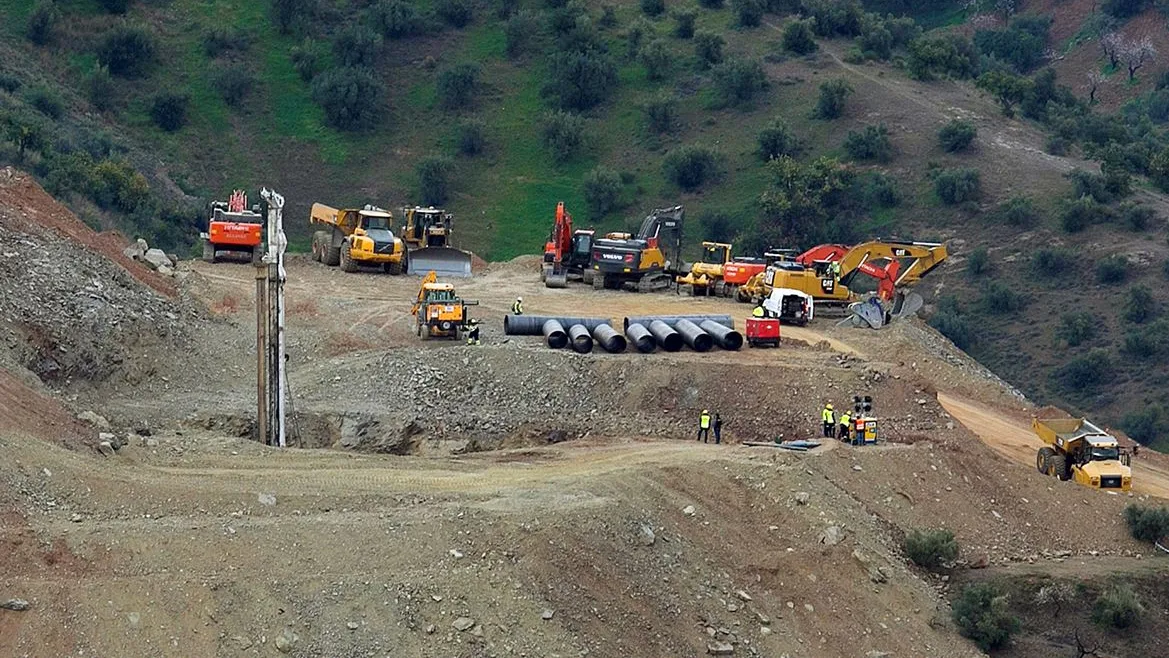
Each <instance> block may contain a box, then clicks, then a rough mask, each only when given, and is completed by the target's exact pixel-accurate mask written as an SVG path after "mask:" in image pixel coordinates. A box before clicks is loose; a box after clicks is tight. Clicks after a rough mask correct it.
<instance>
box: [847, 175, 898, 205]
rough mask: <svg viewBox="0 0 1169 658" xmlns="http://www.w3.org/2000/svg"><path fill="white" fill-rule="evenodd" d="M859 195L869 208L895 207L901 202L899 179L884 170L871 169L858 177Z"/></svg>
mask: <svg viewBox="0 0 1169 658" xmlns="http://www.w3.org/2000/svg"><path fill="white" fill-rule="evenodd" d="M857 183H858V184H859V185H860V189H859V193H858V195H857V196H859V198H860V199H861V200H862V203H863V204H864V206H865V207H867V208H874V207H875V208H893V207H895V206H897V205H899V204H900V203H901V191H900V190H898V189H897V180H896V179H895V178H893V177H892V176H890V175H889V174H886V173H885V172H883V171H870V172H866V173H865V174H864V175H862V176H860V177H858V178H857Z"/></svg>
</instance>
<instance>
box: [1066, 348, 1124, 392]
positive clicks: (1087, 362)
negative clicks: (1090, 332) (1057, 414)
mask: <svg viewBox="0 0 1169 658" xmlns="http://www.w3.org/2000/svg"><path fill="white" fill-rule="evenodd" d="M1111 372H1112V359H1111V357H1109V356H1108V352H1106V351H1104V350H1103V349H1097V350H1092V351H1091V352H1089V353H1088V354H1085V355H1084V356H1078V357H1076V358H1074V359H1072V360H1071V361H1068V362H1066V363H1064V364H1063V365H1062V366H1060V367H1058V368H1056V369H1055V370H1054V371H1053V372H1052V373H1051V378H1052V379H1053V380H1054V381H1055V383H1056V384H1058V385H1059V386H1061V387H1063V388H1064V389H1065V390H1067V391H1069V392H1072V393H1087V392H1090V391H1093V390H1095V389H1096V387H1097V386H1099V385H1100V384H1103V383H1105V382H1106V381H1108V378H1109V375H1110V373H1111Z"/></svg>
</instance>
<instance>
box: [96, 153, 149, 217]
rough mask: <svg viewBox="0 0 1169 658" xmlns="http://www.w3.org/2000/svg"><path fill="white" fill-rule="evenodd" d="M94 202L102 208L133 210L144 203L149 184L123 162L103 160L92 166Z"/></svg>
mask: <svg viewBox="0 0 1169 658" xmlns="http://www.w3.org/2000/svg"><path fill="white" fill-rule="evenodd" d="M92 180H93V190H92V194H91V196H92V198H93V201H94V203H96V204H97V205H99V206H101V207H102V208H116V209H118V210H121V211H122V212H134V211H136V210H138V209H139V208H141V207H143V206H145V205H146V203H147V201H148V200H149V198H150V185H149V184H148V183H147V182H146V178H145V177H144V176H143V175H142V174H140V173H138V172H137V171H135V170H134V168H133V167H131V166H130V165H129V164H127V163H125V162H115V161H113V160H104V161H102V162H99V163H98V164H97V166H95V167H94V168H93V173H92Z"/></svg>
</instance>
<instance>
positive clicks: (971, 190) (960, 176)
mask: <svg viewBox="0 0 1169 658" xmlns="http://www.w3.org/2000/svg"><path fill="white" fill-rule="evenodd" d="M934 192H936V193H937V195H938V198H939V199H941V200H942V203H944V204H946V205H949V206H953V205H957V204H959V203H965V202H967V201H976V200H977V199H978V198H979V197H981V196H982V176H981V175H980V174H979V173H978V170H977V169H973V168H965V167H963V168H953V169H940V170H938V171H937V172H935V173H934Z"/></svg>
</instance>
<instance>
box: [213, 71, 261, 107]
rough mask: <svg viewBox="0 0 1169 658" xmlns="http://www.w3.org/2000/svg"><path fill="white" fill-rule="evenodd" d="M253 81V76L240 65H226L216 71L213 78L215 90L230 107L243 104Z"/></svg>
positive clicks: (253, 83) (254, 81)
mask: <svg viewBox="0 0 1169 658" xmlns="http://www.w3.org/2000/svg"><path fill="white" fill-rule="evenodd" d="M255 83H256V80H255V77H254V76H252V74H251V72H250V71H248V70H247V69H246V68H244V67H242V66H228V67H227V68H224V69H221V70H220V71H219V72H218V73H216V74H215V78H214V85H215V90H216V91H218V92H219V95H221V96H223V100H224V102H226V103H227V104H228V105H231V106H232V107H238V106H240V105H242V104H243V102H244V100H245V99H246V98H247V97H248V94H249V93H250V92H251V91H252V86H253V85H255Z"/></svg>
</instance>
